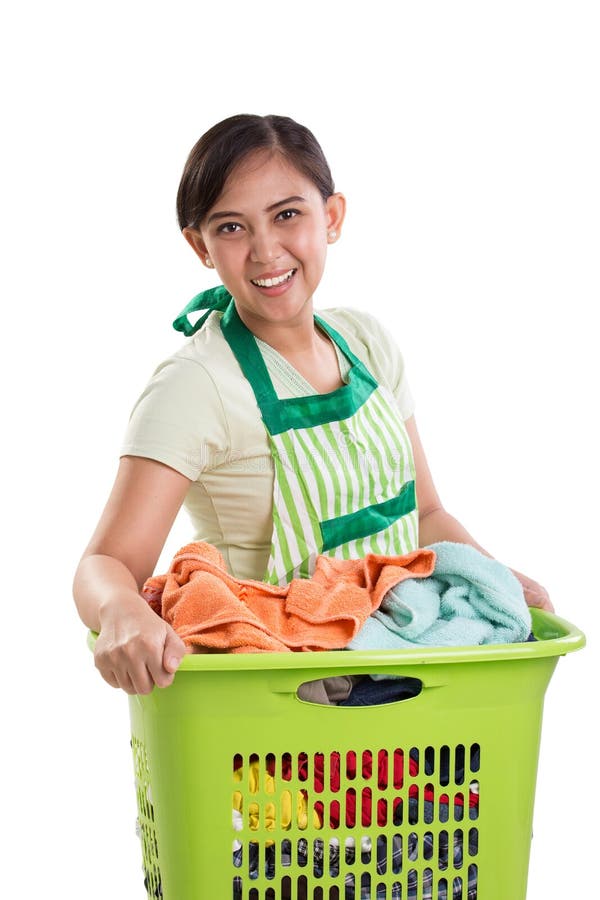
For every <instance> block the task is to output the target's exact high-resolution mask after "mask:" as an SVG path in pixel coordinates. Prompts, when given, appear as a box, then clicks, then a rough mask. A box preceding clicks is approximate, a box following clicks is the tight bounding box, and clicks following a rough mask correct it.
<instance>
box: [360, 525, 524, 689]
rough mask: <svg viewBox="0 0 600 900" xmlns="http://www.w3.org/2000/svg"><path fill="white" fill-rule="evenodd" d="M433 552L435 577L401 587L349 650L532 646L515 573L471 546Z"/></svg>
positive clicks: (441, 546)
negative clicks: (518, 644) (517, 643)
mask: <svg viewBox="0 0 600 900" xmlns="http://www.w3.org/2000/svg"><path fill="white" fill-rule="evenodd" d="M428 549H430V550H432V551H433V552H435V557H436V559H435V569H434V572H433V575H432V576H431V577H428V578H424V579H419V580H417V579H413V578H411V579H409V580H407V581H405V582H403V583H402V584H398V585H395V586H394V587H393V588H392V589H391V590H390V591H389V592H388V593H387V594H386V596H385V597H384V598H383V600H382V603H381V605H380V607H379V608H378V609H376V610H374V611H373V613H372V614H371V615H370V616H369V618H368V619H367V621H366V622H365V624H364V626H363V627H362V629H361V630H360V632H359V634H358V635H357V636H356V637H355V638H354V639H353V640H352V641H351V642H350V643H349V644H348V648H349V649H352V650H367V649H369V650H374V649H383V648H387V649H391V648H399V649H400V648H404V647H415V646H427V647H441V646H468V645H477V644H496V643H510V642H515V641H527V639H528V636H529V634H530V632H531V614H530V612H529V608H528V606H527V604H526V602H525V598H524V595H523V588H522V586H521V583H520V582H519V581H518V579H517V578H516V577H515V575H513V573H512V572H511V571H510V569H508V568H507V567H506V566H504V565H502V563H499V562H498V561H497V560H495V559H490V557H487V556H485V555H484V554H483V553H480V552H479V551H478V550H476V549H475V548H474V547H471V546H469V545H468V544H458V543H451V542H449V541H442V542H440V543H437V544H432V545H431V546H430V547H429V548H428ZM378 677H380V678H389V676H386V675H381V676H378Z"/></svg>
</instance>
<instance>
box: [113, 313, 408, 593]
mask: <svg viewBox="0 0 600 900" xmlns="http://www.w3.org/2000/svg"><path fill="white" fill-rule="evenodd" d="M318 315H319V316H320V317H321V318H323V319H324V320H325V321H326V322H327V324H329V325H331V326H332V327H333V328H334V329H335V330H336V331H338V332H339V333H340V334H341V335H342V337H344V338H345V339H346V341H347V343H348V345H349V347H350V349H351V350H352V352H353V353H355V354H356V356H358V358H359V359H360V360H361V361H362V362H363V363H364V364H365V365H366V366H367V368H368V369H369V371H370V372H371V373H372V374H373V375H374V377H375V378H376V379H377V381H378V382H379V383H380V384H382V385H385V386H386V387H387V388H389V390H390V391H391V392H392V393H393V394H394V396H395V398H396V400H397V401H398V406H399V409H400V414H401V415H402V417H403V418H404V419H408V418H410V416H411V415H412V414H413V408H414V404H413V399H412V396H411V393H410V389H409V387H408V384H407V381H406V378H405V374H404V363H403V360H402V356H401V354H400V352H399V350H398V348H397V347H396V345H395V343H394V341H393V340H392V338H391V337H390V335H389V333H388V332H387V331H385V329H384V328H382V326H381V325H380V324H379V323H378V322H377V320H376V319H374V318H373V317H372V316H370V315H368V314H367V313H363V312H358V311H356V310H351V309H330V310H323V311H319V312H318ZM220 318H221V313H219V312H213V313H212V314H211V315H210V316H209V317H208V319H207V321H206V322H205V324H204V326H203V327H202V328H201V329H200V331H198V332H197V333H196V334H195V335H193V336H192V337H191V338H190V339H189V340H188V341H187V342H186V343H185V344H184V345H183V347H182V348H181V349H180V350H178V351H177V353H175V354H174V355H173V356H171V357H169V358H168V359H167V360H165V361H164V362H163V363H161V365H160V366H159V367H158V368H157V369H156V371H155V372H154V374H153V376H152V378H151V379H150V381H149V382H148V385H147V387H146V389H145V390H144V392H143V394H142V395H141V397H140V398H139V400H138V401H137V403H136V405H135V407H134V409H133V412H132V413H131V417H130V420H129V425H128V427H127V431H126V434H125V439H124V441H123V445H122V447H121V455H122V456H125V455H129V456H144V457H149V458H150V459H155V460H158V461H159V462H162V463H165V464H166V465H168V466H171V468H173V469H176V470H177V471H178V472H181V473H182V474H183V475H185V476H186V477H187V478H189V479H190V480H191V484H190V487H189V490H188V493H187V496H186V498H185V502H184V506H185V507H186V509H187V511H188V513H189V515H190V518H191V520H192V525H193V528H194V537H193V540H203V541H207V542H208V543H210V544H213V545H214V546H215V547H217V548H218V549H219V550H220V551H221V553H222V554H223V557H224V559H225V562H226V564H227V567H228V569H229V571H230V572H231V573H232V575H234V577H236V578H255V579H262V578H263V576H264V574H265V571H266V568H267V562H268V559H269V553H270V549H271V535H272V530H273V518H272V500H273V478H274V472H273V464H272V460H271V454H270V451H269V445H268V440H267V432H266V430H265V426H264V424H263V422H262V419H261V417H260V412H259V410H258V407H257V404H256V400H255V397H254V393H253V391H252V388H251V386H250V384H249V382H248V381H247V380H246V379H245V378H244V376H243V374H242V372H241V369H240V368H239V366H238V364H237V361H236V359H235V357H234V356H233V353H232V352H231V349H230V347H229V344H228V343H227V341H226V340H225V338H224V337H223V334H222V332H221V327H220ZM258 345H259V347H260V349H261V352H262V354H263V358H264V360H265V363H266V366H267V369H268V371H269V375H270V376H271V380H272V382H273V386H274V388H275V391H276V393H277V395H278V397H280V398H282V399H283V398H286V397H294V396H296V397H297V396H308V395H310V394H314V393H315V390H314V388H312V387H311V385H310V384H309V383H308V382H307V381H306V380H305V379H304V378H303V377H302V376H301V375H300V374H299V373H298V372H297V371H296V370H295V369H294V368H293V367H292V366H291V365H290V363H288V362H287V360H285V359H284V358H283V357H282V356H280V354H279V353H277V351H275V350H274V349H273V348H272V347H269V346H268V345H267V344H264V343H263V342H262V341H258ZM338 360H339V362H340V374H341V377H342V379H343V380H347V379H346V377H345V376H346V374H347V371H348V368H349V365H348V362H347V360H346V358H345V357H344V356H343V354H342V353H341V352H340V351H339V350H338Z"/></svg>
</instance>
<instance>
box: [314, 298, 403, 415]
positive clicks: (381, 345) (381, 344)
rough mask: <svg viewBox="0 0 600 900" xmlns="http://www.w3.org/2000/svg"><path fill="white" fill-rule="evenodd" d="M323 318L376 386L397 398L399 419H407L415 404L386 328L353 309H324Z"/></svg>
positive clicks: (394, 346) (393, 341)
mask: <svg viewBox="0 0 600 900" xmlns="http://www.w3.org/2000/svg"><path fill="white" fill-rule="evenodd" d="M322 315H323V318H324V319H325V320H326V321H327V322H331V324H332V325H333V327H334V328H338V330H339V331H340V333H341V334H342V335H343V336H344V337H345V338H346V340H347V341H348V344H349V346H350V349H351V350H352V351H353V352H354V353H356V355H357V356H358V357H359V358H360V359H361V360H362V362H364V363H365V365H366V366H367V368H368V369H369V370H370V372H371V373H372V374H373V375H374V376H375V378H376V379H377V381H378V382H379V384H382V385H384V386H385V387H387V388H388V390H390V391H391V392H392V394H393V395H394V397H395V398H396V401H397V403H398V407H399V409H400V414H401V416H402V418H403V419H404V420H405V421H406V419H410V417H411V416H412V415H413V414H414V411H415V402H414V399H413V395H412V393H411V390H410V386H409V384H408V379H407V377H406V370H405V365H404V359H403V357H402V353H401V352H400V349H399V347H398V345H397V344H396V341H395V340H394V338H393V337H392V335H391V334H390V331H389V329H386V328H384V327H383V326H382V325H381V323H380V322H379V320H378V319H376V318H375V316H372V315H370V314H369V313H365V312H362V311H358V310H354V309H341V308H340V309H335V310H326V311H325V312H324V313H323V314H322Z"/></svg>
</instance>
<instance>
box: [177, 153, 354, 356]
mask: <svg viewBox="0 0 600 900" xmlns="http://www.w3.org/2000/svg"><path fill="white" fill-rule="evenodd" d="M345 205H346V204H345V200H344V197H343V196H342V194H339V193H332V194H330V195H329V196H328V197H327V199H325V200H324V199H323V197H322V196H321V194H320V193H319V191H318V189H317V187H316V185H315V184H314V182H313V181H311V180H310V179H309V178H307V177H306V176H305V175H304V174H303V173H302V172H300V171H298V169H296V168H295V167H294V166H293V165H292V164H291V163H290V162H288V161H287V159H286V158H285V157H284V156H282V155H281V152H279V151H277V150H259V151H255V152H253V153H252V154H251V155H250V156H249V157H247V158H246V159H244V160H243V161H242V162H241V163H240V164H239V165H238V167H237V168H236V169H235V170H234V172H233V173H232V174H231V175H230V176H229V177H228V178H227V180H226V181H225V184H224V186H223V190H222V192H221V195H220V197H219V199H218V200H217V202H216V204H215V205H214V206H213V207H212V208H211V210H210V211H209V212H208V214H207V215H206V217H205V219H203V220H202V221H201V222H200V223H199V225H198V226H197V227H185V228H184V229H183V234H184V235H185V237H186V239H187V241H188V242H189V244H190V245H191V246H192V247H193V249H194V250H195V251H196V253H197V254H198V256H199V257H200V259H201V260H202V262H203V263H204V264H205V265H206V264H207V260H209V261H210V262H209V267H211V266H215V267H216V269H217V271H218V272H219V274H220V275H221V278H222V280H223V284H224V285H225V287H226V288H227V290H228V291H229V292H230V294H231V295H232V296H233V297H235V299H236V309H237V312H238V315H239V316H240V318H241V319H242V321H243V322H244V324H245V325H246V326H247V327H248V328H249V329H250V330H251V331H252V332H253V334H254V335H255V336H256V337H259V338H261V339H262V340H264V341H266V342H267V343H269V344H270V345H271V346H273V347H275V349H278V350H282V349H284V348H289V344H290V333H289V331H288V330H287V329H288V328H290V327H293V328H294V331H293V340H294V345H295V347H296V350H298V349H299V347H300V345H304V346H310V345H311V344H312V343H313V341H312V336H313V333H314V325H313V313H312V297H313V294H314V291H315V290H316V288H317V285H318V284H319V282H320V280H321V277H322V275H323V270H324V268H325V259H326V255H327V245H328V244H329V243H332V242H333V241H335V240H336V239H337V236H338V235H339V234H340V232H341V228H342V223H343V220H344V212H345ZM234 210H235V211H234ZM273 299H277V303H273V302H270V301H272V300H273ZM330 359H331V360H332V362H334V361H333V359H332V357H331V356H330ZM313 362H316V363H318V359H315V360H314V361H313Z"/></svg>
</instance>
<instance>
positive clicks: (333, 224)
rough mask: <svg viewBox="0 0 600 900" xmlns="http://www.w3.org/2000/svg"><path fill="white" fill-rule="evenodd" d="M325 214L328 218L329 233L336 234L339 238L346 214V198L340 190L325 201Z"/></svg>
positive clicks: (336, 237)
mask: <svg viewBox="0 0 600 900" xmlns="http://www.w3.org/2000/svg"><path fill="white" fill-rule="evenodd" d="M325 214H326V218H327V232H328V234H330V235H331V234H332V233H334V234H335V238H333V239H332V240H337V239H338V238H339V236H340V234H341V232H342V225H343V223H344V218H345V216H346V198H345V197H344V195H343V194H340V193H339V192H338V193H336V194H332V195H331V196H330V197H328V198H327V200H326V201H325Z"/></svg>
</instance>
